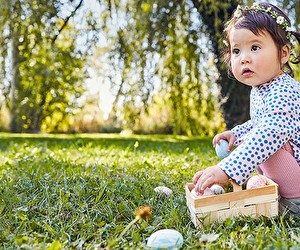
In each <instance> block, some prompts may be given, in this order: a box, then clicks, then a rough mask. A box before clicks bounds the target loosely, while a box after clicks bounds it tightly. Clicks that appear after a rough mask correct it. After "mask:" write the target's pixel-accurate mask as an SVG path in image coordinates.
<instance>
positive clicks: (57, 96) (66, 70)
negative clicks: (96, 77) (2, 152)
mask: <svg viewBox="0 0 300 250" xmlns="http://www.w3.org/2000/svg"><path fill="white" fill-rule="evenodd" d="M61 6H62V4H61V3H60V1H56V0H53V1H44V0H40V1H19V0H17V1H9V2H8V3H6V5H5V8H3V9H1V13H0V16H1V17H2V19H1V20H2V22H1V27H0V28H1V30H2V36H1V39H0V41H1V43H2V45H3V47H2V48H0V50H1V55H2V59H3V60H2V61H1V64H2V68H3V71H2V73H3V76H4V78H3V79H6V80H7V79H10V81H9V82H8V83H9V84H5V82H4V83H3V84H2V93H3V94H4V96H5V97H6V100H7V106H8V108H9V110H10V113H11V130H13V131H14V132H16V131H19V132H26V131H41V130H43V131H57V130H60V131H61V130H63V129H62V127H63V126H68V118H69V117H68V116H70V115H72V113H73V112H74V109H75V108H76V105H77V104H76V99H78V97H79V96H80V95H81V94H82V93H83V91H84V90H85V88H84V86H83V79H84V78H85V77H86V73H85V71H84V63H85V61H84V57H83V56H80V55H79V53H78V48H76V43H75V41H76V34H77V30H76V29H75V27H72V26H71V25H69V26H67V27H66V28H65V29H64V34H61V35H60V36H59V37H58V38H57V39H56V41H55V42H53V38H54V36H55V34H56V32H57V31H58V30H59V28H60V26H61V19H60V18H59V14H60V12H59V11H60V8H61ZM11 13H12V15H10V14H11ZM10 51H11V52H10ZM10 53H11V55H10ZM9 67H10V68H11V71H7V69H8V68H9Z"/></svg>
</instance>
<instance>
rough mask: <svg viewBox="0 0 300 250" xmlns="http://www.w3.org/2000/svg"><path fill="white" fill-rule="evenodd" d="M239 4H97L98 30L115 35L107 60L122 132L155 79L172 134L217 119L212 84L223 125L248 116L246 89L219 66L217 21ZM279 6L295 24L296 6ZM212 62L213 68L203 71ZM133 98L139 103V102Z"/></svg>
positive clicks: (192, 0)
mask: <svg viewBox="0 0 300 250" xmlns="http://www.w3.org/2000/svg"><path fill="white" fill-rule="evenodd" d="M242 2H243V1H238V0H236V1H232V0H230V1H229V0H225V1H215V0H202V1H198V0H181V1H172V0H164V1H156V0H148V1H143V0H137V1H133V0H128V1H125V2H124V1H117V0H116V1H106V2H105V3H106V5H104V4H103V6H104V10H106V11H104V12H103V16H102V17H103V20H104V25H103V28H104V30H105V29H108V28H107V27H111V26H113V27H114V29H115V30H116V33H115V34H116V36H115V38H116V40H114V43H113V44H114V50H113V51H112V54H111V62H112V63H113V65H114V68H119V69H120V70H121V71H122V74H121V75H120V79H121V80H120V82H119V84H117V82H115V88H116V97H117V98H116V102H115V104H116V106H117V104H118V103H119V106H120V107H122V108H124V110H123V111H125V110H126V112H128V113H130V114H129V115H127V118H126V121H127V123H128V124H127V125H128V126H129V127H133V126H134V124H135V123H136V121H137V120H138V117H139V115H140V114H141V113H143V111H147V106H148V105H149V104H150V103H151V100H152V98H153V93H154V92H155V79H156V77H158V78H159V81H160V82H161V83H162V85H161V87H162V88H164V89H165V90H167V92H168V93H169V94H170V95H169V96H170V99H171V101H172V102H173V108H172V112H173V116H174V124H173V125H174V126H173V127H174V132H175V133H181V132H184V133H187V134H193V133H199V131H200V130H202V131H203V129H205V127H206V126H204V128H203V127H201V125H200V124H199V122H197V120H198V121H199V120H201V122H202V124H205V119H207V120H209V119H211V118H212V117H214V116H215V115H216V110H217V108H218V105H217V104H216V102H215V100H214V98H212V97H213V96H216V91H213V89H214V88H215V87H214V84H213V83H214V82H217V84H218V85H219V86H220V92H221V100H220V101H221V104H222V110H223V113H224V118H225V122H226V125H227V127H228V128H231V127H233V126H234V125H236V124H237V123H241V122H243V121H245V120H246V119H247V118H248V117H249V91H250V88H249V87H247V86H245V85H243V84H240V83H238V82H237V81H236V80H234V79H231V78H228V75H227V71H226V68H225V65H224V64H223V63H222V60H221V54H222V40H223V39H222V32H223V27H224V23H225V21H226V20H228V19H229V18H230V16H231V14H232V12H233V11H234V9H235V8H236V7H237V5H238V4H240V3H242ZM245 2H248V4H251V3H252V2H253V1H245ZM278 5H279V6H284V7H285V9H286V10H287V12H289V13H293V16H292V17H291V18H292V19H294V20H295V21H296V23H297V22H299V20H298V18H297V15H298V14H297V12H298V13H299V0H293V1H278ZM121 20H122V21H121ZM211 58H214V59H213V62H214V63H212V64H210V65H209V64H208V62H210V60H211ZM208 65H209V66H208ZM214 67H216V68H217V70H214ZM112 79H113V76H112ZM205 94H206V95H205ZM136 97H140V99H138V102H137V98H136ZM191 100H192V101H191ZM135 102H137V103H135ZM203 102H205V105H204V104H203ZM122 104H124V105H122ZM127 105H128V108H127V109H126V108H125V106H127ZM116 106H115V107H116ZM208 106H209V107H210V108H209V109H207V108H206V107H208ZM136 107H137V108H138V109H136ZM205 110H206V111H205ZM195 111H196V112H195ZM209 111H211V112H209ZM193 113H194V114H195V113H196V115H192V114H193ZM204 113H205V115H206V117H204V116H203V114H204ZM115 114H117V110H115ZM201 114H202V115H201ZM219 124H220V123H219Z"/></svg>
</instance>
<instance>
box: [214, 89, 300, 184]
mask: <svg viewBox="0 0 300 250" xmlns="http://www.w3.org/2000/svg"><path fill="white" fill-rule="evenodd" d="M294 93H295V92H294ZM279 97H280V98H279ZM279 99H280V100H279ZM295 102H296V105H299V94H298V95H297V96H295V95H293V92H292V91H290V92H289V91H279V92H278V93H277V92H275V93H272V94H269V95H268V96H267V97H266V99H265V107H266V108H265V112H264V113H263V114H262V115H261V116H260V118H259V119H258V121H257V123H256V126H254V127H253V128H252V130H251V131H250V132H249V133H248V134H247V135H245V136H244V141H243V142H242V143H241V144H240V145H239V146H238V147H237V148H236V149H235V150H234V151H233V152H232V153H231V154H230V155H229V156H228V157H226V158H225V159H223V160H222V161H221V162H220V163H219V164H218V166H220V167H221V169H223V171H224V172H225V173H226V174H227V175H228V176H229V177H230V178H232V179H233V180H234V181H236V183H238V184H239V185H241V184H243V183H244V182H245V181H246V180H247V178H248V177H249V176H250V174H251V173H252V172H253V171H254V170H255V168H256V167H257V166H259V165H260V164H261V163H262V162H264V161H265V160H267V159H268V158H269V157H270V156H271V155H273V154H274V153H275V152H276V151H277V150H278V149H280V148H281V147H282V146H283V145H284V144H285V143H286V142H287V141H288V140H289V139H290V138H291V137H292V136H293V135H294V134H295V133H296V132H297V131H298V129H299V127H300V122H299V119H300V117H299V110H296V109H295Z"/></svg>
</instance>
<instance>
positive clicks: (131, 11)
mask: <svg viewBox="0 0 300 250" xmlns="http://www.w3.org/2000/svg"><path fill="white" fill-rule="evenodd" d="M257 2H262V1H257ZM268 2H270V3H273V4H275V5H277V6H279V7H280V8H283V9H284V10H285V12H286V13H288V15H289V17H290V19H291V22H292V25H293V27H294V28H295V29H297V30H300V25H299V24H300V1H299V0H290V1H280V0H278V1H268ZM252 3H253V1H236V0H222V1H218V0H177V1H175V0H173V1H172V0H170V1H167V0H148V1H146V0H60V1H59V0H0V43H1V44H0V53H1V54H0V131H8V132H22V133H82V132H89V133H98V132H106V133H112V132H113V133H119V132H123V133H145V134H151V133H153V134H154V133H155V134H183V135H201V136H206V135H208V136H211V135H213V134H215V133H217V132H220V131H222V130H224V129H225V128H226V127H227V128H231V127H232V126H234V125H236V124H238V123H241V122H243V121H245V120H246V119H248V117H249V111H248V110H249V98H248V94H249V91H250V88H249V87H246V86H244V85H243V84H241V83H238V82H237V81H235V80H234V79H231V78H229V77H228V76H227V72H226V68H225V66H224V64H223V62H222V60H221V52H222V46H223V44H222V41H223V38H222V30H223V25H224V23H225V22H226V20H228V19H229V18H230V16H231V14H232V12H233V11H234V9H235V8H236V7H237V5H238V4H252ZM296 49H299V48H296ZM294 69H295V78H296V79H297V80H298V81H299V80H300V65H298V66H296V67H294Z"/></svg>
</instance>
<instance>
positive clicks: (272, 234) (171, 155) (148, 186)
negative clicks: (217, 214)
mask: <svg viewBox="0 0 300 250" xmlns="http://www.w3.org/2000/svg"><path fill="white" fill-rule="evenodd" d="M0 141H1V143H0V242H1V244H0V246H1V247H0V248H1V249H105V248H106V249H145V247H146V243H147V238H148V237H149V236H150V235H151V234H152V233H153V232H155V231H157V230H159V229H165V228H172V229H176V230H177V231H179V232H180V233H181V234H182V235H183V238H184V243H183V247H182V249H300V229H299V221H297V220H295V219H293V218H283V217H282V216H278V217H276V218H272V219H269V218H266V217H260V218H258V219H251V218H248V217H236V218H232V219H227V220H226V221H224V222H223V223H213V224H210V225H207V226H205V227H204V228H201V229H199V228H198V229H197V228H195V227H194V225H193V224H192V223H191V221H190V218H189V215H188V211H187V207H186V204H185V193H184V185H185V184H186V183H187V182H190V181H191V178H192V176H193V174H194V173H195V172H196V171H197V170H199V169H201V168H204V167H205V166H209V165H212V164H214V163H217V161H218V158H217V157H216V155H215V153H214V149H213V148H212V146H211V138H188V137H183V136H156V135H151V136H142V135H140V136H138V135H137V136H130V137H121V136H120V135H111V134H91V135H21V134H4V133H3V134H0ZM161 185H163V186H167V187H169V188H171V189H172V190H173V195H172V196H170V197H166V196H164V195H162V194H157V193H155V191H154V188H155V187H157V186H161ZM141 206H149V207H150V208H151V211H152V214H151V216H150V217H149V218H148V219H147V220H140V221H137V222H136V223H134V224H133V225H132V226H131V227H130V228H129V229H128V230H127V231H126V232H124V231H123V230H124V228H125V227H126V226H128V225H129V224H130V223H131V221H133V220H134V219H135V216H136V215H135V211H136V209H137V208H139V207H141ZM121 236H122V237H121Z"/></svg>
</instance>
